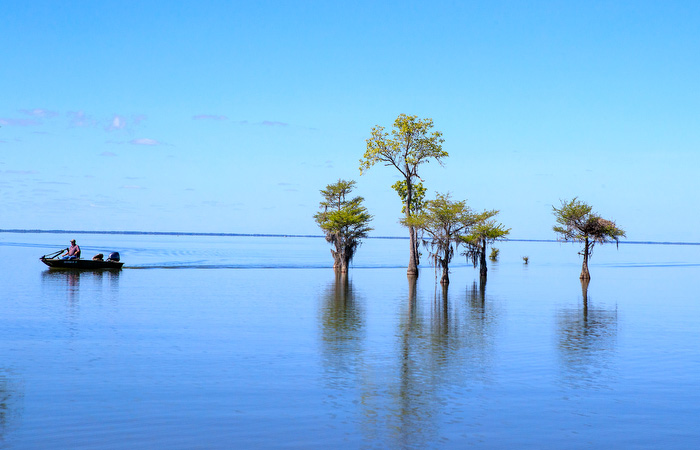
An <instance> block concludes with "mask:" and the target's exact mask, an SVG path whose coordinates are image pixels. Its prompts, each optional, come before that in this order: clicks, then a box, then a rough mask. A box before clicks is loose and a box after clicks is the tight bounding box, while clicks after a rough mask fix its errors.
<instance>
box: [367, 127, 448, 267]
mask: <svg viewBox="0 0 700 450" xmlns="http://www.w3.org/2000/svg"><path fill="white" fill-rule="evenodd" d="M432 128H433V120H432V119H422V120H421V119H419V118H418V116H407V115H405V114H401V115H399V117H397V118H396V120H395V121H394V127H393V129H392V131H391V133H389V132H386V131H384V127H381V126H379V125H377V126H375V127H374V128H372V136H371V137H370V138H369V139H367V151H366V152H365V154H364V156H363V158H362V159H361V160H360V173H361V174H362V173H363V172H364V171H365V170H367V169H369V168H370V167H372V166H373V165H375V164H376V163H378V162H381V163H383V164H384V165H385V166H393V167H394V168H395V169H396V170H398V171H399V172H400V173H401V175H402V176H403V181H405V183H406V184H405V190H406V197H405V201H404V204H405V211H404V215H405V219H406V224H407V226H408V232H409V237H410V239H411V244H410V245H411V248H410V258H409V261H408V275H409V276H416V275H418V262H419V261H418V251H417V240H418V238H417V235H416V228H415V226H414V225H411V221H410V220H408V219H410V218H411V217H412V216H413V213H412V204H413V196H414V194H415V185H416V183H417V182H418V181H419V180H421V178H420V176H419V175H418V167H419V166H420V165H422V164H425V163H428V162H430V160H433V159H434V160H436V161H437V162H438V163H440V164H442V160H443V158H446V157H448V156H449V155H448V154H447V152H446V151H444V150H443V149H442V143H443V142H444V139H442V133H441V132H439V131H433V132H432V133H431V131H430V130H431V129H432Z"/></svg>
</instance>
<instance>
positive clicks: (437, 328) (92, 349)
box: [0, 233, 700, 449]
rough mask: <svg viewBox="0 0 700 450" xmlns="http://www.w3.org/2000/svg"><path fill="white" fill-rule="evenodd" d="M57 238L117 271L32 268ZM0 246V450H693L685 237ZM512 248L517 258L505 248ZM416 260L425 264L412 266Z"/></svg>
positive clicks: (694, 346)
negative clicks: (118, 265) (441, 259)
mask: <svg viewBox="0 0 700 450" xmlns="http://www.w3.org/2000/svg"><path fill="white" fill-rule="evenodd" d="M73 237H75V238H76V239H77V240H78V243H79V244H80V245H81V247H82V250H83V257H90V256H92V255H93V254H95V253H105V254H107V253H108V252H110V251H114V250H116V251H119V252H120V253H121V256H122V261H124V262H125V263H126V265H125V268H124V269H123V270H122V271H121V272H109V271H106V272H83V273H75V272H65V271H49V270H48V269H47V268H46V267H45V266H44V265H43V264H41V263H40V262H39V261H38V258H39V256H41V255H43V254H47V253H50V252H52V251H54V250H57V249H59V248H61V247H66V246H67V243H68V241H69V239H70V238H73ZM496 246H497V247H498V248H500V249H501V254H500V259H499V261H498V262H497V263H490V266H489V278H488V282H487V283H486V284H485V285H480V284H479V280H478V270H477V269H474V268H473V267H472V266H470V265H467V264H465V262H464V260H463V258H455V264H454V267H453V268H452V272H451V284H450V286H449V289H448V290H447V291H446V292H443V290H442V289H441V288H440V287H436V283H435V273H434V271H433V269H432V268H431V267H429V266H427V267H423V269H422V272H421V276H420V278H419V279H418V281H417V283H415V285H412V284H410V283H409V281H408V280H407V278H406V270H405V264H406V263H407V261H408V241H407V240H396V239H370V240H367V241H365V243H364V244H363V246H362V247H361V248H360V249H359V250H358V253H357V256H356V260H355V264H354V267H353V268H352V269H351V272H350V274H349V277H347V279H338V278H336V276H335V275H334V272H333V270H332V269H331V268H330V267H331V258H330V253H329V246H328V244H327V243H326V242H325V241H324V240H323V239H321V238H280V237H276V238H273V237H232V236H142V235H96V234H80V235H73V236H71V235H66V234H32V233H0V265H1V266H0V267H1V270H0V280H1V284H0V286H1V287H2V294H0V298H1V300H0V333H1V340H0V447H1V448H8V449H67V448H70V449H111V448H114V449H122V448H129V449H133V448H136V449H141V448H143V449H146V448H147V449H153V448H168V449H195V448H201V449H231V448H263V449H264V448H298V449H316V448H317V449H321V448H323V449H325V448H349V449H375V448H376V449H385V448H388V449H394V448H395V449H404V448H408V449H413V448H415V449H426V448H427V449H430V448H437V449H442V448H466V447H472V448H496V449H498V448H508V449H512V448H518V449H521V448H529V449H542V448H562V449H563V448H566V449H578V448H587V449H588V448H625V449H630V448H640V449H658V448H673V449H697V448H699V447H700V426H698V424H699V423H700V301H699V298H698V297H699V294H698V293H699V292H700V276H699V275H700V246H680V245H634V244H626V245H620V247H619V249H616V248H615V246H608V247H600V248H596V250H595V253H594V255H593V258H592V260H591V266H590V269H591V276H592V280H591V283H590V286H589V287H588V289H587V291H586V292H585V295H584V291H583V290H582V286H581V284H580V282H579V279H578V275H579V272H580V257H579V256H578V255H577V252H578V250H579V248H578V247H577V246H572V245H569V244H559V243H543V242H502V243H497V244H496ZM523 256H529V258H530V262H529V264H527V265H525V264H523V260H522V257H523ZM424 259H427V258H425V257H424Z"/></svg>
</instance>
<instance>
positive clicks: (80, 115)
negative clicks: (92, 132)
mask: <svg viewBox="0 0 700 450" xmlns="http://www.w3.org/2000/svg"><path fill="white" fill-rule="evenodd" d="M67 115H68V117H69V118H70V123H71V125H72V126H74V127H92V126H95V125H96V124H97V121H96V120H94V119H93V118H91V117H90V116H88V115H87V114H85V112H84V111H77V112H76V111H69V112H68V113H67Z"/></svg>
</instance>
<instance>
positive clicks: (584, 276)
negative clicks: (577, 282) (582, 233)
mask: <svg viewBox="0 0 700 450" xmlns="http://www.w3.org/2000/svg"><path fill="white" fill-rule="evenodd" d="M589 254H590V247H589V243H588V236H586V241H585V244H584V247H583V266H582V267H581V276H580V277H579V278H580V279H582V280H590V279H591V274H590V273H589V272H588V255H589Z"/></svg>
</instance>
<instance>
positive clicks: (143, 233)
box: [0, 229, 700, 246]
mask: <svg viewBox="0 0 700 450" xmlns="http://www.w3.org/2000/svg"><path fill="white" fill-rule="evenodd" d="M0 233H18V234H29V233H36V234H116V235H131V236H213V237H216V236H220V237H274V238H324V236H323V235H320V234H269V233H189V232H179V231H87V230H24V229H7V230H2V229H0ZM367 239H408V237H405V236H368V237H367ZM504 241H505V242H552V243H556V242H559V243H564V242H560V241H557V240H556V239H504ZM620 244H621V245H624V244H633V245H699V246H700V242H671V241H620Z"/></svg>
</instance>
